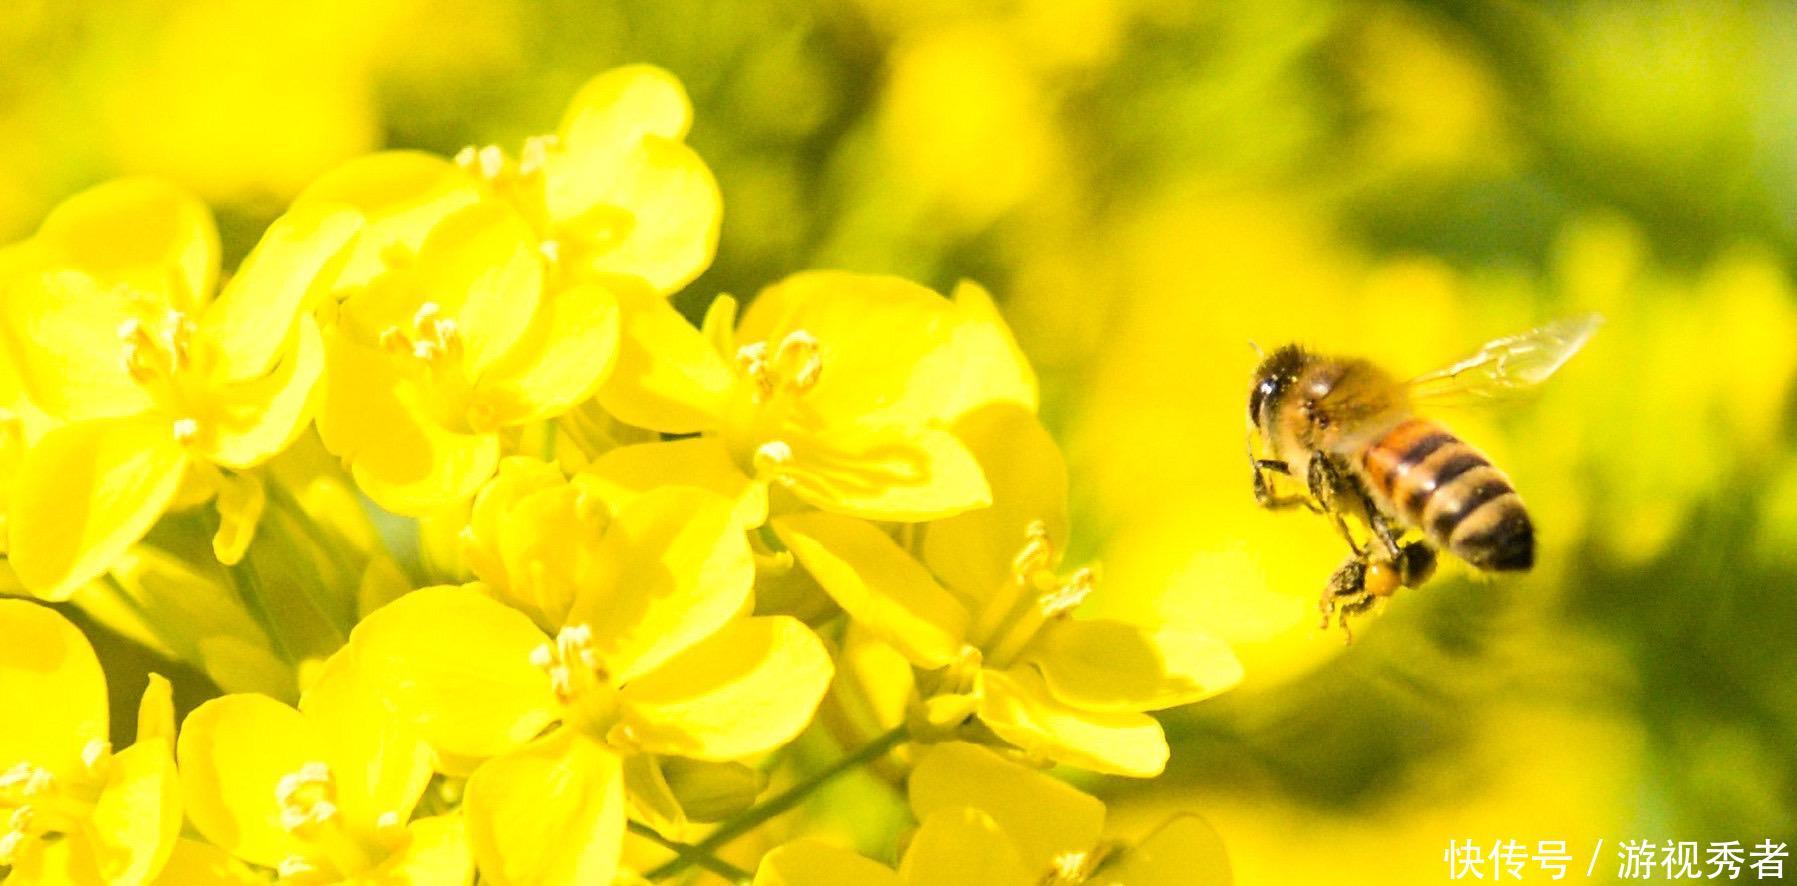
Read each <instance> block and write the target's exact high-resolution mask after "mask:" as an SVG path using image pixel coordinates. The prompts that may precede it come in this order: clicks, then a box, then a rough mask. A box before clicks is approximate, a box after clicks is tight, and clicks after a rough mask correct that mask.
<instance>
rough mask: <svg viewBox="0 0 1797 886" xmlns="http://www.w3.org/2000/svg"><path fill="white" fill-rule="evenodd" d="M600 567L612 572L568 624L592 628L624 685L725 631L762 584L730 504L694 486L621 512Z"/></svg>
mask: <svg viewBox="0 0 1797 886" xmlns="http://www.w3.org/2000/svg"><path fill="white" fill-rule="evenodd" d="M594 560H595V562H596V563H597V565H598V566H599V567H600V568H601V569H604V570H606V572H607V573H608V574H606V575H605V576H604V577H603V578H595V579H594V581H593V584H591V585H589V586H588V587H586V588H583V589H582V590H583V591H584V593H581V594H580V595H579V596H578V597H576V598H575V601H574V607H573V609H572V610H571V611H570V612H569V614H568V621H569V623H570V624H585V625H588V626H589V627H591V628H592V631H593V636H592V639H593V645H594V647H595V648H597V649H598V651H599V655H600V658H601V659H603V660H604V662H605V664H606V667H607V669H608V670H609V671H610V672H611V675H612V680H613V681H614V682H615V683H617V684H624V683H628V682H630V681H631V680H632V679H634V678H635V677H636V676H637V675H639V674H643V673H645V672H647V671H650V670H653V669H654V668H656V667H659V666H660V665H661V664H662V662H665V661H667V660H668V659H670V658H672V657H674V656H675V655H676V654H678V653H679V652H680V651H681V650H683V649H685V648H687V647H688V646H691V645H693V644H694V643H697V642H698V641H699V640H701V639H703V638H704V637H706V636H708V635H710V634H711V633H712V632H713V631H716V630H717V629H718V628H719V626H721V625H723V624H724V622H726V621H728V620H729V619H730V618H731V617H732V616H734V615H735V614H736V613H738V612H740V611H742V609H743V607H744V605H745V604H746V603H747V602H748V600H749V593H750V588H751V586H752V585H753V584H754V582H755V560H754V558H753V557H752V556H751V555H750V553H749V543H748V539H746V538H745V537H744V536H743V530H742V527H741V526H740V525H738V523H737V521H736V518H735V515H734V513H733V512H732V510H731V503H730V502H729V501H728V500H726V499H724V498H723V497H721V496H718V495H715V494H713V493H710V492H706V491H705V490H702V489H693V488H690V487H673V488H666V489H658V490H656V491H654V492H651V493H649V494H647V495H644V496H642V497H640V498H638V499H637V500H636V501H634V502H631V503H630V505H629V506H627V507H625V508H624V509H623V510H621V511H619V512H618V513H617V514H616V515H615V516H614V517H613V518H612V523H611V526H609V527H608V528H607V529H606V531H605V538H604V540H603V541H602V542H601V543H600V548H599V551H598V552H597V553H596V554H595V555H594Z"/></svg>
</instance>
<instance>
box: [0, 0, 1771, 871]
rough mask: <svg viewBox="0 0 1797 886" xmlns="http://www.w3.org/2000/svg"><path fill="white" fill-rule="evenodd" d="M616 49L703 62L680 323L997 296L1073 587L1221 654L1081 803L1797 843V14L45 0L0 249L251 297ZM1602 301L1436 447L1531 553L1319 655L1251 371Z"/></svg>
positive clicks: (549, 109)
mask: <svg viewBox="0 0 1797 886" xmlns="http://www.w3.org/2000/svg"><path fill="white" fill-rule="evenodd" d="M632 61H648V62H653V63H656V64H660V65H663V66H665V67H667V68H669V69H671V70H672V71H674V72H675V73H676V74H678V75H679V76H680V77H681V78H682V80H684V81H685V83H686V84H687V86H688V88H689V90H690V91H691V93H692V96H693V100H694V103H695V105H696V106H697V122H696V123H695V125H694V128H693V131H692V134H691V137H690V142H691V143H692V144H693V145H694V146H695V147H696V148H697V149H698V150H699V152H700V153H701V154H702V155H703V156H704V157H705V159H706V160H707V161H708V162H709V163H710V164H711V166H712V168H713V169H714V171H715V172H716V174H717V177H718V179H719V181H720V184H721V186H722V188H723V193H724V199H725V220H724V229H723V238H722V242H721V244H720V247H719V250H718V258H717V260H716V262H715V264H714V265H713V267H712V269H711V270H710V271H709V272H707V273H706V274H705V276H703V277H702V278H700V279H699V280H698V281H697V282H696V283H695V284H693V285H692V286H691V287H689V289H688V290H687V291H686V292H685V293H684V294H682V295H681V296H680V300H679V303H680V304H681V306H682V307H683V308H685V309H688V310H689V311H696V310H698V309H700V308H702V306H703V305H704V303H705V302H707V301H708V300H709V299H710V298H711V297H713V296H714V295H716V294H717V293H719V292H732V293H736V294H738V295H743V296H747V295H750V294H752V293H753V292H755V291H756V290H757V289H759V288H760V287H761V286H763V285H765V284H767V283H769V282H772V281H774V280H776V279H778V278H779V277H781V276H784V275H785V274H786V273H789V272H791V271H794V270H798V269H800V268H805V267H840V268H848V269H853V270H858V271H870V272H890V273H896V274H901V275H904V276H907V277H911V278H914V279H917V280H920V281H921V282H924V283H927V284H929V285H932V286H934V287H936V288H938V289H939V290H943V291H946V290H947V289H948V288H950V287H952V285H953V284H954V283H955V281H956V280H958V279H960V278H963V277H971V278H975V279H977V280H979V281H980V282H982V283H984V284H985V285H987V286H988V287H989V288H991V289H992V291H993V292H994V293H996V294H997V295H998V296H999V297H1000V298H1001V299H1002V300H1003V301H1004V304H1005V309H1006V312H1007V315H1008V316H1009V318H1010V319H1011V321H1012V323H1013V325H1014V327H1015V328H1016V330H1017V334H1018V337H1019V339H1020V341H1021V343H1022V345H1023V347H1024V349H1025V350H1026V351H1027V352H1028V354H1029V355H1030V357H1031V358H1032V360H1034V361H1035V363H1036V365H1037V366H1038V368H1039V370H1040V371H1041V373H1042V375H1043V380H1044V388H1045V406H1044V413H1045V418H1046V419H1047V421H1048V422H1049V424H1050V426H1051V427H1052V428H1053V429H1054V430H1055V431H1056V433H1057V435H1058V436H1059V438H1060V439H1061V440H1062V441H1063V444H1064V445H1065V446H1066V448H1067V449H1068V454H1069V459H1070V464H1071V467H1072V471H1073V487H1074V490H1075V495H1076V499H1077V511H1076V522H1077V525H1076V534H1077V535H1078V536H1079V537H1080V541H1079V542H1078V543H1079V544H1080V546H1081V547H1080V548H1079V550H1076V551H1075V552H1074V553H1075V555H1074V557H1073V559H1074V560H1076V561H1077V560H1081V559H1085V560H1094V561H1099V560H1101V561H1102V562H1103V566H1104V573H1103V574H1104V584H1103V585H1102V586H1101V589H1100V591H1099V593H1098V594H1097V595H1095V596H1094V598H1093V601H1092V603H1091V604H1089V605H1090V606H1091V607H1092V608H1093V609H1095V610H1098V611H1102V612H1113V613H1129V614H1132V615H1137V616H1145V617H1150V618H1156V619H1163V620H1172V621H1181V622H1189V623H1195V624H1198V625H1201V626H1205V627H1207V628H1209V629H1211V630H1213V631H1215V632H1218V633H1220V634H1222V635H1224V636H1226V637H1227V638H1229V639H1230V641H1231V642H1232V643H1234V644H1235V645H1236V647H1237V649H1238V650H1239V652H1240V654H1241V656H1242V658H1243V660H1244V662H1245V664H1246V666H1247V668H1248V678H1247V681H1246V683H1245V684H1244V685H1243V686H1242V687H1241V688H1240V689H1238V690H1237V691H1235V692H1232V693H1230V694H1228V695H1226V696H1224V697H1222V698H1220V699H1217V700H1215V701H1212V702H1207V703H1205V704H1202V705H1199V706H1196V707H1193V708H1189V709H1186V710H1181V711H1175V712H1172V713H1170V714H1169V715H1167V717H1166V718H1165V719H1166V724H1167V728H1168V731H1169V734H1170V737H1171V738H1172V739H1173V743H1174V756H1173V762H1172V764H1171V767H1170V769H1169V773H1168V775H1167V776H1166V777H1165V778H1163V779H1161V780H1159V781H1155V782H1149V783H1133V782H1124V781H1121V780H1119V781H1114V782H1112V781H1105V782H1097V783H1092V784H1091V785H1090V786H1091V787H1092V788H1093V789H1094V790H1095V791H1097V792H1098V793H1100V794H1101V795H1102V796H1104V797H1105V798H1106V799H1107V801H1109V802H1110V803H1111V805H1112V813H1111V814H1112V820H1113V822H1114V823H1115V824H1114V825H1113V828H1112V829H1113V830H1117V831H1120V832H1124V833H1127V832H1129V831H1130V829H1131V828H1132V827H1137V826H1140V825H1145V824H1147V823H1149V822H1152V821H1155V820H1158V819H1159V818H1161V817H1163V816H1164V815H1165V813H1166V812H1167V811H1168V810H1170V809H1175V808H1178V809H1192V810H1196V811H1198V812H1200V813H1202V814H1204V815H1205V816H1206V817H1207V818H1209V819H1210V820H1211V821H1212V823H1213V824H1215V826H1216V827H1217V829H1218V830H1219V832H1220V833H1221V834H1222V836H1223V839H1224V841H1225V843H1226V844H1227V845H1228V846H1229V847H1230V851H1231V853H1232V856H1233V859H1234V863H1235V866H1236V871H1237V877H1238V881H1239V882H1242V883H1248V884H1255V883H1281V882H1294V883H1295V882H1333V883H1360V882H1366V883H1392V882H1438V881H1444V880H1446V879H1447V877H1448V873H1449V869H1448V866H1447V865H1446V863H1445V862H1444V861H1443V853H1444V851H1445V850H1446V849H1447V848H1448V844H1449V841H1450V840H1455V841H1465V840H1468V839H1471V840H1474V841H1476V842H1478V843H1481V844H1483V845H1486V846H1489V845H1490V844H1491V843H1492V842H1493V841H1497V840H1506V841H1507V840H1517V841H1520V842H1522V843H1523V844H1524V845H1525V846H1526V847H1528V848H1530V849H1533V848H1534V847H1535V841H1537V840H1544V839H1545V840H1553V839H1558V840H1566V841H1567V842H1568V847H1569V854H1571V855H1572V857H1573V859H1574V861H1573V862H1572V863H1571V865H1570V867H1571V871H1570V873H1569V879H1577V878H1578V877H1577V875H1578V874H1579V873H1580V872H1582V871H1583V870H1584V868H1585V864H1586V862H1587V861H1588V860H1589V859H1590V858H1591V855H1592V852H1593V851H1594V849H1595V848H1596V846H1597V841H1598V840H1600V839H1602V840H1603V841H1604V843H1603V849H1602V851H1601V853H1600V857H1599V858H1598V860H1597V864H1596V875H1595V876H1594V877H1593V881H1597V882H1602V881H1605V880H1606V879H1613V878H1614V877H1615V876H1616V873H1617V869H1618V864H1619V860H1618V858H1617V856H1616V854H1615V847H1616V846H1617V845H1618V844H1619V843H1620V842H1621V841H1624V840H1649V841H1653V842H1655V843H1657V844H1664V843H1666V842H1667V841H1680V840H1686V841H1698V842H1699V843H1700V844H1702V843H1707V842H1709V841H1722V840H1738V841H1741V842H1742V843H1743V844H1746V845H1748V846H1751V845H1753V844H1755V843H1758V842H1759V841H1760V840H1762V839H1765V838H1773V839H1775V840H1787V841H1788V840H1790V838H1791V837H1792V836H1793V835H1794V834H1797V679H1793V675H1797V581H1794V579H1797V456H1794V454H1793V446H1792V443H1793V439H1794V437H1797V412H1794V411H1793V409H1792V405H1791V396H1790V395H1791V391H1792V380H1793V369H1794V367H1797V293H1794V292H1793V289H1792V284H1791V280H1790V268H1791V266H1792V262H1793V261H1794V260H1797V78H1794V77H1793V76H1792V74H1791V72H1792V71H1797V8H1794V7H1792V6H1789V5H1783V4H1771V3H1766V4H1755V3H1739V4H1715V3H1707V2H1697V0H1687V2H1632V0H1611V2H1560V3H1548V4H1540V5H1535V4H1530V5H1523V4H1520V3H1518V4H1510V3H1443V4H1422V3H1395V2H1392V3H1338V2H1318V0H1268V2H1260V3H1252V4H1211V3H1190V2H1180V0H1017V2H998V3H981V2H975V3H963V2H951V0H859V2H856V0H814V2H808V3H773V2H767V3H745V2H727V0H629V2H608V3H588V2H576V0H538V2H531V0H440V2H424V0H364V2H349V0H330V2H275V0H266V2H223V0H218V2H212V0H185V2H181V0H93V2H69V0H14V2H12V3H9V4H8V5H7V8H6V10H5V11H4V12H0V70H4V71H5V77H4V78H3V79H0V239H3V240H6V241H10V240H14V239H18V238H20V237H23V236H26V235H28V234H29V233H30V231H31V230H32V229H33V228H34V227H35V225H36V224H37V221H38V219H40V218H41V217H42V215H43V214H44V212H45V211H47V210H48V209H49V207H50V206H52V205H53V204H54V203H55V202H56V201H58V200H59V199H61V198H62V197H64V196H67V195H68V194H70V193H73V192H74V191H76V190H78V189H80V188H82V187H84V186H86V185H89V184H92V183H95V182H97V181H100V180H102V179H104V178H107V177H110V176H113V175H117V174H121V173H128V172H129V173H153V174H158V175H162V176H166V177H169V178H172V179H174V180H176V181H178V182H181V183H183V184H185V185H186V186H188V187H190V188H192V189H194V190H195V191H197V192H198V193H200V194H201V195H202V196H204V197H205V198H206V199H208V200H209V201H210V202H212V203H213V205H214V206H215V208H216V209H217V210H218V212H219V213H220V217H221V225H222V226H223V229H224V236H225V243H226V253H227V264H230V263H232V262H233V261H234V260H235V257H238V256H241V255H242V254H243V252H244V251H246V250H247V249H248V246H249V245H250V244H251V243H252V242H253V241H254V239H255V238H256V236H258V235H259V233H260V231H261V229H262V227H263V226H264V225H266V223H267V222H268V221H269V220H270V219H271V218H273V217H274V216H275V215H276V214H278V213H279V212H280V211H281V210H282V208H283V207H284V205H285V202H286V201H287V200H288V199H290V198H291V197H292V196H293V195H294V194H295V193H296V192H297V191H298V189H299V188H301V187H302V186H304V184H305V183H306V182H307V181H308V180H309V179H310V178H311V177H313V176H315V175H316V174H318V173H319V172H321V171H323V170H324V169H326V168H328V167H330V166H332V165H334V164H335V163H337V162H339V161H341V160H343V159H346V158H348V157H351V156H354V155H357V154H361V153H365V152H368V151H371V150H376V149H379V148H382V147H416V148H423V149H428V150H432V151H436V152H439V153H443V154H452V153H454V152H455V150H456V149H458V148H460V147H461V146H463V145H465V144H470V143H482V144H484V143H489V142H496V143H499V144H502V145H516V144H517V142H518V141H519V140H520V139H521V138H522V137H523V136H525V135H527V134H530V133H535V132H540V131H547V130H548V129H550V128H552V127H553V125H554V123H555V121H556V119H557V117H558V115H559V114H560V111H561V108H562V107H563V106H564V104H565V103H566V102H567V100H568V98H569V97H570V96H571V95H572V94H573V92H574V90H575V89H576V88H577V87H578V86H579V84H581V83H582V82H584V81H585V80H586V79H587V78H588V77H590V76H591V75H592V74H594V73H596V72H598V71H600V70H602V69H604V68H606V67H609V66H612V65H615V64H618V63H623V62H632ZM1590 310H1595V311H1601V312H1602V313H1604V314H1605V316H1606V317H1607V319H1608V323H1607V325H1606V326H1605V328H1604V329H1603V331H1602V332H1601V333H1600V334H1599V336H1598V337H1597V339H1595V340H1594V342H1593V343H1592V344H1591V345H1590V346H1589V347H1588V348H1587V350H1586V351H1585V352H1584V353H1583V354H1581V355H1580V356H1579V357H1578V358H1577V359H1576V360H1574V361H1573V362H1572V363H1571V364H1569V365H1568V367H1567V368H1566V369H1565V370H1564V371H1563V372H1562V376H1561V377H1560V378H1557V379H1556V380H1555V381H1554V382H1553V383H1552V384H1551V385H1549V386H1548V388H1547V389H1546V390H1545V391H1544V392H1543V393H1542V395H1541V396H1540V397H1538V398H1535V399H1533V400H1531V401H1528V402H1525V403H1523V404H1520V405H1517V406H1513V407H1510V408H1507V409H1504V410H1497V411H1492V412H1489V413H1475V412H1469V413H1467V414H1465V415H1457V414H1443V415H1440V416H1438V417H1439V418H1441V419H1442V420H1443V421H1445V422H1447V423H1448V424H1449V425H1450V426H1452V427H1454V428H1455V429H1456V430H1458V431H1459V432H1460V433H1461V434H1462V435H1463V436H1465V437H1466V438H1467V439H1469V440H1470V441H1472V442H1474V443H1475V444H1476V445H1478V446H1480V447H1481V448H1483V449H1485V450H1486V452H1487V453H1488V454H1489V455H1490V456H1491V457H1492V458H1493V459H1494V460H1495V461H1496V462H1497V463H1498V464H1499V465H1500V466H1502V467H1504V468H1505V469H1506V470H1508V471H1509V472H1510V474H1511V475H1512V479H1513V480H1514V481H1515V483H1516V485H1517V487H1518V488H1519V489H1520V490H1521V491H1522V493H1523V496H1524V498H1525V500H1527V501H1528V502H1529V504H1530V507H1531V510H1532V511H1533V512H1534V514H1535V520H1536V524H1537V526H1538V527H1539V531H1540V533H1541V541H1540V543H1541V550H1542V553H1541V556H1540V557H1539V566H1538V568H1537V569H1536V571H1535V572H1534V573H1533V574H1531V575H1529V576H1527V577H1524V578H1506V579H1504V580H1502V581H1497V582H1491V581H1484V580H1480V579H1478V578H1477V577H1474V576H1470V575H1468V574H1467V573H1466V572H1465V571H1464V570H1455V569H1452V568H1449V569H1446V570H1444V574H1443V575H1442V577H1441V578H1440V579H1439V580H1437V581H1436V582H1435V583H1433V584H1432V585H1430V586H1429V587H1427V588H1424V589H1422V590H1420V591H1415V592H1406V593H1404V594H1402V595H1400V596H1399V597H1398V598H1396V599H1395V600H1394V601H1393V602H1392V604H1391V605H1390V606H1389V607H1388V610H1387V611H1386V612H1385V614H1383V615H1382V616H1380V617H1377V618H1374V619H1370V620H1368V621H1367V622H1365V623H1363V624H1362V625H1361V629H1360V630H1359V632H1358V635H1357V640H1356V642H1355V643H1354V645H1353V646H1352V647H1348V648H1345V649H1344V647H1343V644H1342V642H1341V638H1340V636H1339V634H1336V633H1333V632H1331V633H1322V632H1318V631H1317V630H1316V626H1315V618H1316V616H1315V609H1314V606H1315V597H1316V594H1317V593H1318V592H1319V591H1320V590H1321V587H1322V584H1323V581H1324V579H1325V578H1326V577H1327V575H1328V574H1329V572H1330V571H1331V570H1332V569H1333V567H1334V565H1335V564H1336V563H1337V562H1339V560H1340V558H1341V556H1342V554H1343V552H1342V550H1341V548H1340V543H1339V540H1338V539H1336V538H1335V537H1334V535H1333V534H1332V532H1331V531H1330V530H1329V528H1328V527H1327V526H1326V525H1325V524H1324V523H1323V522H1322V521H1320V520H1315V519H1312V518H1309V517H1308V515H1303V514H1298V515H1289V514H1281V515H1271V514H1265V513H1262V512H1260V511H1258V510H1257V509H1256V508H1255V506H1254V504H1253V500H1252V496H1251V494H1250V488H1249V483H1248V476H1247V470H1246V466H1245V465H1243V464H1242V454H1241V445H1242V443H1241V435H1242V433H1243V430H1244V424H1243V412H1244V405H1245V396H1246V389H1247V379H1248V374H1249V372H1250V370H1251V369H1252V368H1253V364H1254V362H1255V357H1254V353H1253V351H1252V350H1250V348H1249V347H1248V342H1249V341H1250V340H1253V341H1256V342H1259V343H1260V344H1262V345H1263V346H1269V347H1270V346H1272V345H1274V344H1278V343H1281V342H1283V341H1286V340H1293V339H1296V340H1301V341H1304V342H1306V343H1309V344H1312V345H1315V346H1317V347H1319V348H1322V349H1324V350H1328V351H1337V352H1342V353H1351V354H1365V355H1368V356H1372V357H1375V358H1377V359H1379V360H1381V361H1382V362H1384V363H1385V364H1386V365H1388V366H1389V367H1390V368H1391V369H1392V370H1393V371H1394V372H1396V373H1398V374H1399V375H1409V374H1412V373H1416V372H1420V371H1423V370H1426V369H1430V368H1433V367H1434V366H1437V365H1440V364H1443V363H1446V362H1448V361H1449V360H1451V359H1453V358H1455V357H1457V356H1460V355H1461V354H1463V353H1465V352H1467V351H1470V350H1472V349H1473V348H1474V347H1476V346H1477V345H1478V343H1480V342H1482V341H1485V340H1487V339H1490V338H1493V337H1496V336H1498V335H1501V334H1506V333H1510V332H1515V331H1519V330H1521V329H1525V328H1528V327H1530V326H1532V325H1535V324H1537V323H1540V322H1542V321H1544V320H1548V319H1551V318H1553V317H1555V316H1560V315H1565V314H1570V313H1575V312H1581V311H1590ZM104 652H105V650H103V654H104ZM116 679H120V678H118V677H117V676H116V675H115V680H116ZM134 685H135V684H134ZM133 691H134V690H133ZM1525 873H1526V874H1527V877H1526V879H1528V880H1533V881H1541V880H1542V879H1543V878H1544V877H1543V874H1542V873H1541V872H1540V871H1539V869H1538V868H1536V867H1535V866H1534V865H1533V864H1531V865H1530V866H1529V867H1528V869H1527V870H1526V871H1525ZM1751 873H1752V872H1751V871H1748V876H1751Z"/></svg>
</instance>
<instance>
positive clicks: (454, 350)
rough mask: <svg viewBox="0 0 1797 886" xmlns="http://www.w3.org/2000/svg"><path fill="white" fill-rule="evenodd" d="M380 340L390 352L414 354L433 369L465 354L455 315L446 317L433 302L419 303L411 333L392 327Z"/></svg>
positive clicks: (403, 355)
mask: <svg viewBox="0 0 1797 886" xmlns="http://www.w3.org/2000/svg"><path fill="white" fill-rule="evenodd" d="M380 343H381V348H382V349H383V350H385V351H386V352H387V353H389V354H393V355H395V356H401V357H410V358H412V359H414V360H417V361H418V362H420V363H423V364H425V365H426V366H428V367H432V368H435V367H437V366H439V365H441V364H442V363H443V362H444V361H445V360H450V361H455V360H460V359H461V356H462V331H461V327H459V326H458V325H457V324H456V321H455V319H454V318H453V317H444V316H442V308H440V307H438V305H437V303H436V302H431V301H427V302H425V303H424V304H422V305H419V306H418V310H417V312H416V313H414V314H413V315H412V323H411V330H410V331H409V332H408V331H406V330H403V329H401V328H400V327H398V326H389V327H387V328H386V329H384V330H382V331H381V336H380Z"/></svg>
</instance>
